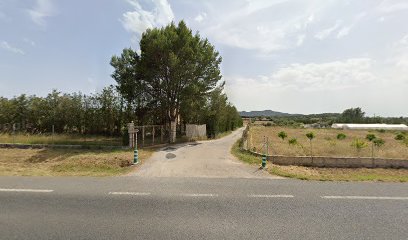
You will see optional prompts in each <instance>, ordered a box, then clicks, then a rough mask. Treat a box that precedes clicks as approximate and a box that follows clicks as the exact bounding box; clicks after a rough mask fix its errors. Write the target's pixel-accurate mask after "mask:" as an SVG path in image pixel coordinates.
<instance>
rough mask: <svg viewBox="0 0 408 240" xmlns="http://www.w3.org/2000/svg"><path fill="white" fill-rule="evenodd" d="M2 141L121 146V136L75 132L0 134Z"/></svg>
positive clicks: (0, 141) (0, 140)
mask: <svg viewBox="0 0 408 240" xmlns="http://www.w3.org/2000/svg"><path fill="white" fill-rule="evenodd" d="M0 143H21V144H62V145H109V146H120V145H122V139H121V138H120V137H104V136H90V135H88V136H86V137H85V136H84V135H75V134H55V135H54V136H51V135H47V134H35V135H32V134H16V135H12V134H0Z"/></svg>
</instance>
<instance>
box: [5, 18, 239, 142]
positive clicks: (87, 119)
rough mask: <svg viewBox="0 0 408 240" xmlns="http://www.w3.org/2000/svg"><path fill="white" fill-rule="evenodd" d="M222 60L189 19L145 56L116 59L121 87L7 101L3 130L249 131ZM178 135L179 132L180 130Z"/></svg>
mask: <svg viewBox="0 0 408 240" xmlns="http://www.w3.org/2000/svg"><path fill="white" fill-rule="evenodd" d="M221 61H222V59H221V56H220V55H219V53H218V52H217V51H216V50H215V48H214V46H213V45H211V44H210V43H209V42H208V40H207V39H202V38H201V37H200V35H199V34H198V33H196V34H192V31H191V30H190V29H189V28H188V27H187V26H186V24H185V23H184V22H183V21H181V22H180V23H178V25H176V24H174V23H171V24H169V25H168V26H166V27H163V28H154V29H148V30H147V31H146V32H145V33H144V34H143V35H142V38H141V41H140V52H139V53H138V51H135V50H133V49H131V48H125V49H123V51H122V53H121V55H119V56H113V57H112V58H111V61H110V64H111V66H112V67H113V68H114V71H113V73H112V78H113V79H114V80H115V81H116V83H117V84H116V85H114V86H108V87H105V88H104V89H103V90H102V91H100V92H97V93H94V94H88V95H87V94H82V93H80V92H78V93H62V92H59V91H57V90H53V91H52V92H51V93H49V94H48V95H47V96H45V97H39V96H35V95H32V96H27V95H25V94H22V95H20V96H16V97H13V98H10V99H8V98H4V97H0V124H1V128H2V129H3V130H5V131H9V132H10V131H12V130H13V126H12V125H14V126H16V125H17V126H18V129H20V130H22V131H26V132H31V133H44V132H51V131H52V128H53V129H54V131H55V132H56V133H83V134H105V135H121V134H123V131H124V130H125V126H126V123H128V122H130V121H134V122H135V124H136V125H153V124H154V125H165V126H169V128H172V131H173V130H174V127H175V125H176V124H187V123H191V124H207V133H208V135H209V136H210V137H211V136H215V135H216V134H218V133H220V132H224V131H229V130H234V129H235V128H237V127H239V126H242V120H241V117H240V116H239V113H238V111H237V109H236V108H235V107H234V106H233V105H232V104H231V103H229V101H228V98H227V96H226V94H225V93H224V85H225V82H223V81H222V80H221V78H222V76H221V73H220V64H221ZM174 132H175V131H174Z"/></svg>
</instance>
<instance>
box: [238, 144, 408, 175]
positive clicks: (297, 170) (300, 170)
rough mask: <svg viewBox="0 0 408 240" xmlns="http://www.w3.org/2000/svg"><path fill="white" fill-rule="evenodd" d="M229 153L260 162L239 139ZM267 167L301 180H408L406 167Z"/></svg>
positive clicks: (242, 158)
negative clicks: (244, 148) (240, 146)
mask: <svg viewBox="0 0 408 240" xmlns="http://www.w3.org/2000/svg"><path fill="white" fill-rule="evenodd" d="M231 153H232V154H233V155H234V156H235V157H237V158H238V159H239V160H241V161H243V162H246V163H249V164H257V165H260V164H261V158H260V157H256V156H254V155H251V154H250V153H247V152H243V151H241V150H240V148H239V141H237V142H236V143H235V144H234V145H233V147H232V148H231ZM267 167H268V172H269V173H271V174H274V175H278V176H282V177H288V178H295V179H301V180H319V181H381V182H408V169H383V168H375V169H370V168H317V167H302V166H280V165H275V164H271V163H268V165H267Z"/></svg>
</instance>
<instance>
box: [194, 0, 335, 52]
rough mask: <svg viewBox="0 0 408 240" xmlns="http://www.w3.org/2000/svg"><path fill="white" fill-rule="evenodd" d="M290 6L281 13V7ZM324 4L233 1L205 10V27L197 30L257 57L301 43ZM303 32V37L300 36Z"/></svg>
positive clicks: (280, 0)
mask: <svg viewBox="0 0 408 240" xmlns="http://www.w3.org/2000/svg"><path fill="white" fill-rule="evenodd" d="M287 7H288V8H290V9H291V11H288V12H286V13H287V14H283V12H285V11H284V10H283V9H286V8H287ZM325 7H327V4H326V2H320V1H319V4H317V1H313V2H310V4H309V2H308V3H306V2H303V1H301V2H300V3H299V4H294V2H293V1H289V0H275V1H273V0H264V1H234V2H233V3H231V4H220V5H219V6H217V8H216V9H215V10H214V8H209V9H206V10H207V15H208V18H207V19H208V20H206V24H207V26H204V28H201V30H200V32H203V33H204V35H207V36H209V38H210V39H213V40H215V42H217V43H221V44H223V45H227V46H230V47H234V48H241V49H245V50H256V51H257V52H258V53H260V56H269V55H271V54H272V52H275V51H282V50H285V49H291V48H296V47H298V46H300V45H302V44H303V40H304V39H305V38H306V37H307V32H308V31H309V28H311V27H313V25H314V24H315V23H316V22H317V21H318V20H317V19H318V18H317V17H316V16H317V15H319V14H320V12H321V11H322V9H324V8H325ZM303 35H304V36H303Z"/></svg>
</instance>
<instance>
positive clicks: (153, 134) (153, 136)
mask: <svg viewBox="0 0 408 240" xmlns="http://www.w3.org/2000/svg"><path fill="white" fill-rule="evenodd" d="M152 134H153V145H154V134H155V131H154V125H153V133H152Z"/></svg>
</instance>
